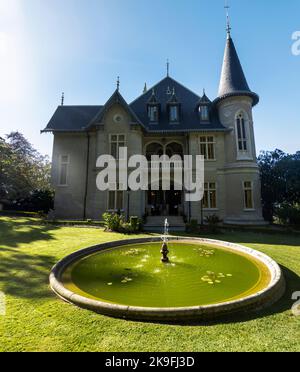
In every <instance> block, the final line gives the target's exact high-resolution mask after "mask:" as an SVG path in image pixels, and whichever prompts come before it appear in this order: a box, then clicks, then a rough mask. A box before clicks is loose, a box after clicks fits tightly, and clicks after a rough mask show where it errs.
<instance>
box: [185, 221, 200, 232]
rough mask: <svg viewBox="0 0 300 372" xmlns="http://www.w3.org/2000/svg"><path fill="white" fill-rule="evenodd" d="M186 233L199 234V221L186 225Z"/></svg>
mask: <svg viewBox="0 0 300 372" xmlns="http://www.w3.org/2000/svg"><path fill="white" fill-rule="evenodd" d="M186 231H187V232H190V233H197V232H198V231H199V225H198V221H197V220H191V222H190V223H188V224H186Z"/></svg>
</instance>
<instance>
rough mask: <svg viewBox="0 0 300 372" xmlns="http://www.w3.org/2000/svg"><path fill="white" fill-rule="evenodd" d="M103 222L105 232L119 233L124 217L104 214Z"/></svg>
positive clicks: (115, 214)
mask: <svg viewBox="0 0 300 372" xmlns="http://www.w3.org/2000/svg"><path fill="white" fill-rule="evenodd" d="M102 217H103V221H104V226H105V230H106V231H115V232H119V231H120V230H121V226H122V224H123V223H124V216H123V215H120V214H117V213H104V214H103V216H102Z"/></svg>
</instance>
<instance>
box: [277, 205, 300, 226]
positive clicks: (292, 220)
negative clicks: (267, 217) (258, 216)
mask: <svg viewBox="0 0 300 372" xmlns="http://www.w3.org/2000/svg"><path fill="white" fill-rule="evenodd" d="M275 215H276V217H277V218H278V219H279V221H280V222H281V223H282V224H284V225H294V226H300V204H289V203H283V204H281V205H279V206H278V207H277V208H276V209H275Z"/></svg>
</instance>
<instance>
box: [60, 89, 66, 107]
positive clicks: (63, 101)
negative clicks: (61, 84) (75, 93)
mask: <svg viewBox="0 0 300 372" xmlns="http://www.w3.org/2000/svg"><path fill="white" fill-rule="evenodd" d="M64 103H65V93H64V92H62V95H61V105H62V106H63V105H64Z"/></svg>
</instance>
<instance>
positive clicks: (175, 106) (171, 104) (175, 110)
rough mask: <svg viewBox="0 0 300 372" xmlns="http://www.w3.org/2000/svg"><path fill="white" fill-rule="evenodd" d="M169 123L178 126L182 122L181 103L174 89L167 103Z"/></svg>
mask: <svg viewBox="0 0 300 372" xmlns="http://www.w3.org/2000/svg"><path fill="white" fill-rule="evenodd" d="M167 107H168V113H169V121H170V123H173V124H177V123H179V121H180V102H179V101H178V99H177V97H176V92H175V88H173V92H172V96H171V98H170V99H169V101H168V103H167Z"/></svg>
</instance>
